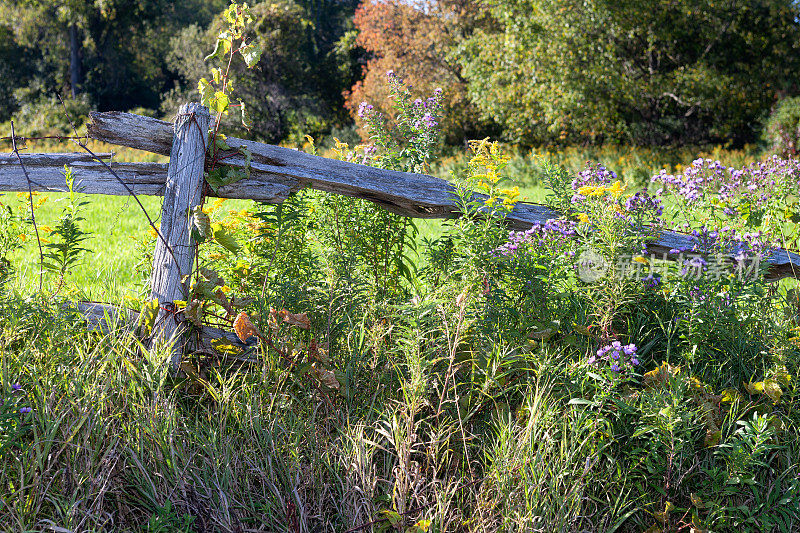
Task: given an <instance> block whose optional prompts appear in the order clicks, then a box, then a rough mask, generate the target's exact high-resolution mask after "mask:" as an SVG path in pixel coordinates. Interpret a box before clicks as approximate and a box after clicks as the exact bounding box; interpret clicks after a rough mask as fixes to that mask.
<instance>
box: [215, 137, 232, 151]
mask: <svg viewBox="0 0 800 533" xmlns="http://www.w3.org/2000/svg"><path fill="white" fill-rule="evenodd" d="M227 139H228V138H227V137H226V136H225V135H223V134H221V133H220V134H217V137H216V138H215V139H214V144H215V145H216V147H217V148H218V149H220V150H230V149H231V147H230V145H229V144H228V142H227Z"/></svg>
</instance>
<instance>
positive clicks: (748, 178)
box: [719, 156, 800, 216]
mask: <svg viewBox="0 0 800 533" xmlns="http://www.w3.org/2000/svg"><path fill="white" fill-rule="evenodd" d="M798 180H800V161H797V160H794V159H781V158H780V157H778V156H772V157H771V158H768V159H766V160H764V161H759V162H756V163H751V164H750V165H748V166H746V167H744V168H742V169H731V173H730V177H729V178H728V179H727V180H726V181H725V183H723V184H722V185H721V186H720V188H719V197H720V200H722V201H724V202H736V201H740V202H747V203H750V204H753V205H755V206H756V207H762V206H763V205H764V204H766V203H767V202H768V201H769V200H770V199H772V197H773V194H774V191H775V190H776V188H779V187H780V186H781V185H782V184H790V185H792V184H794V185H795V186H796V184H797V183H798ZM725 214H727V215H729V216H735V215H736V209H732V208H726V211H725Z"/></svg>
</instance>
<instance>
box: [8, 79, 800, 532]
mask: <svg viewBox="0 0 800 533" xmlns="http://www.w3.org/2000/svg"><path fill="white" fill-rule="evenodd" d="M389 82H390V90H391V91H393V97H394V98H395V101H396V102H399V103H398V109H397V112H398V116H399V120H398V121H397V123H398V124H399V125H400V127H399V131H398V130H393V129H391V127H390V126H389V125H388V124H387V123H386V122H385V121H384V120H383V119H382V117H381V116H380V115H378V114H377V113H373V112H372V110H371V109H370V108H369V107H368V106H364V108H363V109H362V117H361V118H362V119H363V120H364V122H365V124H366V127H367V128H368V130H369V133H370V135H371V140H372V144H371V145H370V146H369V147H360V148H354V147H348V146H345V145H343V144H341V143H333V144H332V146H331V148H329V149H328V151H326V152H324V153H325V155H328V156H330V157H334V158H339V159H343V160H359V161H362V160H366V161H367V162H368V163H369V164H372V165H374V166H378V167H382V168H390V169H395V170H405V171H418V172H419V171H430V172H433V173H436V174H438V175H441V176H443V177H446V178H447V179H449V180H450V181H451V183H453V185H454V190H455V193H454V201H456V203H457V205H458V206H459V211H460V212H461V214H462V216H461V217H460V218H458V219H454V220H450V221H439V222H425V223H421V222H420V223H417V224H416V225H415V224H413V223H412V222H411V221H410V220H409V219H407V218H405V217H402V216H399V215H395V214H392V213H388V212H386V211H384V210H383V209H382V208H380V207H378V206H376V205H374V204H371V203H369V202H367V201H364V200H356V199H352V198H345V197H338V196H335V195H330V194H325V193H321V192H318V191H302V192H300V193H298V194H296V195H294V196H292V197H290V198H289V199H288V200H287V201H286V202H284V203H283V204H281V205H274V206H271V205H262V204H257V203H253V202H233V201H224V202H223V201H218V200H215V199H212V198H209V199H207V201H206V203H205V204H204V208H203V210H202V213H200V214H198V213H195V214H193V215H192V219H191V220H192V224H193V227H194V228H195V229H196V230H197V232H196V237H197V239H198V241H200V244H199V248H198V257H197V265H196V268H195V271H194V272H193V273H192V275H191V276H190V288H189V291H188V293H187V297H186V300H185V301H182V302H175V303H174V305H175V306H176V309H177V314H178V315H180V316H182V317H183V319H184V320H185V323H186V325H187V328H189V331H190V334H191V332H193V331H194V330H195V328H196V327H202V326H215V327H219V328H225V329H228V330H234V331H235V332H236V334H237V335H238V337H239V338H240V340H241V341H242V342H243V343H245V344H246V345H247V348H242V347H241V346H238V345H235V344H232V343H226V342H217V343H214V344H212V348H213V349H198V350H196V351H194V352H192V353H191V354H189V355H187V356H186V357H185V358H184V360H183V362H182V364H181V366H180V372H178V373H177V374H176V373H172V372H171V371H170V368H169V365H168V359H169V356H170V353H171V347H170V345H169V343H159V342H152V343H151V342H149V340H148V338H149V337H150V333H151V331H152V328H153V320H152V319H153V318H154V316H153V314H152V313H150V314H148V309H153V302H150V301H148V298H147V285H146V284H147V280H148V278H149V272H150V268H151V257H150V255H149V254H151V253H152V249H153V246H154V243H155V238H156V236H155V234H154V232H152V231H149V230H148V228H147V225H146V223H145V219H144V217H143V215H142V214H141V213H140V212H139V211H138V207H137V206H136V204H135V203H133V202H132V201H131V200H130V199H128V198H105V197H91V198H87V197H84V196H83V195H81V194H80V182H79V180H80V176H79V175H76V174H71V173H70V172H68V171H67V172H66V173H65V174H66V175H65V182H67V181H68V178H67V176H70V178H71V179H73V181H71V182H70V183H72V184H73V185H72V193H68V194H67V193H65V194H61V195H49V196H48V197H47V199H46V200H44V198H45V196H44V195H36V196H34V198H33V199H32V200H33V202H34V204H36V205H37V206H38V207H37V210H36V215H37V222H38V224H39V227H40V229H41V230H42V236H43V237H44V238H45V239H47V241H48V242H45V243H44V250H45V252H46V265H45V266H46V272H45V274H44V283H43V289H42V291H39V290H38V283H39V278H38V276H39V265H38V247H37V246H35V244H34V241H35V238H34V236H33V228H32V225H31V224H30V223H29V221H28V220H27V212H26V210H25V206H26V205H27V201H28V198H27V197H26V196H25V195H21V197H17V196H14V195H5V196H3V197H2V198H0V201H1V202H3V204H4V206H3V209H2V210H0V214H1V215H0V217H1V218H0V245H1V246H2V248H0V291H1V292H0V400H1V401H2V403H0V483H1V484H2V491H0V529H2V530H5V531H42V530H53V531H70V532H72V531H75V532H78V531H80V532H84V531H86V532H88V531H92V532H94V531H97V532H100V531H131V532H148V533H155V532H174V531H185V532H195V531H224V532H250V531H270V532H271V531H287V532H291V533H299V532H322V531H331V532H333V531H337V532H342V531H345V532H348V533H354V532H356V531H375V532H386V531H402V532H404V533H421V532H445V531H465V532H473V531H474V532H478V531H480V532H487V531H544V532H550V531H569V532H573V531H574V532H582V531H604V532H615V531H616V532H626V533H627V532H637V533H638V532H642V531H645V532H648V533H656V532H663V533H666V532H678V531H695V532H727V531H731V532H733V531H753V532H756V531H758V532H762V531H769V532H773V531H774V532H790V531H796V530H797V529H798V527H800V471H799V470H798V465H800V439H798V429H799V428H800V411H799V410H798V408H800V403H799V401H798V398H800V396H799V395H798V386H797V374H798V370H799V369H800V336H798V333H799V332H800V290H799V286H798V283H797V280H796V279H795V278H787V279H784V280H781V281H779V282H773V281H768V280H767V279H766V274H767V273H768V271H767V270H768V263H767V261H766V259H767V258H768V257H769V256H770V254H771V253H772V250H773V249H774V248H776V247H784V248H791V249H794V250H797V240H798V222H800V209H798V190H797V187H798V176H800V163H798V161H797V160H795V159H782V158H779V157H773V156H772V155H770V154H762V153H758V152H757V151H756V150H755V149H754V148H752V149H747V150H737V151H725V150H722V149H719V148H711V149H709V150H704V149H703V148H700V147H696V148H680V149H674V150H664V151H658V150H652V149H633V148H626V147H620V146H607V147H603V148H591V149H590V148H565V149H563V150H561V151H555V150H553V151H544V150H537V151H534V152H531V153H528V152H520V151H515V150H514V149H513V148H509V147H503V146H501V145H499V144H497V143H491V142H489V141H486V140H484V141H475V142H471V143H470V147H469V151H468V153H466V154H461V155H451V156H449V157H445V158H442V159H436V158H435V152H436V148H437V146H438V136H439V133H440V132H439V130H438V121H437V116H436V113H437V112H438V111H440V109H441V106H440V102H439V100H438V98H439V97H440V94H439V93H434V95H433V96H432V97H431V98H430V99H428V100H426V101H425V102H422V101H421V100H419V101H417V102H419V103H417V102H413V101H412V99H411V98H410V95H409V92H408V90H407V89H406V88H405V87H404V85H403V83H402V82H401V81H400V80H398V79H396V78H393V77H392V76H389ZM98 148H99V147H98ZM303 148H304V149H307V150H314V147H313V146H306V147H303ZM704 153H705V154H708V155H709V156H710V157H698V154H704ZM212 155H213V154H212ZM120 157H121V158H123V159H128V160H133V159H134V158H136V157H139V156H138V155H137V154H134V153H132V152H125V151H123V153H120ZM603 163H605V165H606V166H604V164H603ZM661 169H663V172H661ZM474 191H478V192H481V193H483V194H484V195H485V196H484V197H482V198H481V199H476V198H475V197H473V192H474ZM525 197H528V199H530V200H533V201H540V202H545V203H547V205H549V206H550V207H552V208H553V209H555V210H557V211H558V212H560V213H561V214H562V216H561V217H559V218H557V219H553V220H549V221H547V222H546V223H544V224H537V225H535V226H533V227H532V228H530V229H528V230H525V231H519V232H511V233H509V231H508V230H507V228H506V227H505V226H504V222H503V219H504V218H505V217H506V216H507V215H508V213H509V212H510V211H511V210H512V209H513V208H514V206H515V204H516V203H517V202H519V201H521V200H522V199H523V198H525ZM144 202H145V206H146V208H147V209H148V211H149V213H150V214H151V215H153V216H154V217H157V214H158V210H159V199H158V198H146V199H144ZM664 228H678V229H681V230H683V231H685V232H686V233H687V234H689V235H691V236H692V243H691V246H688V247H687V248H685V249H680V250H679V249H675V250H671V251H670V254H671V255H672V256H673V259H675V260H673V261H666V260H664V259H663V258H662V257H659V256H654V255H651V254H649V253H648V246H649V245H651V244H652V243H653V242H654V240H655V239H657V236H658V233H659V231H660V230H661V229H664ZM79 299H92V300H104V301H109V302H112V303H120V304H122V305H126V306H129V307H132V308H134V309H140V310H141V311H142V313H141V319H140V320H139V321H138V322H137V323H136V324H129V323H125V322H122V321H119V322H117V323H113V324H111V326H110V328H109V330H107V331H105V332H98V331H92V332H90V331H88V330H87V328H86V325H85V322H84V320H83V317H82V316H81V315H80V314H78V313H76V312H74V311H73V310H72V309H73V307H72V306H71V302H74V301H75V300H79ZM148 316H150V317H151V318H148Z"/></svg>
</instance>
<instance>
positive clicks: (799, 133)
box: [764, 96, 800, 157]
mask: <svg viewBox="0 0 800 533" xmlns="http://www.w3.org/2000/svg"><path fill="white" fill-rule="evenodd" d="M764 136H765V137H766V141H767V143H768V144H769V149H770V150H772V152H773V153H775V154H777V155H779V156H781V157H797V155H798V153H800V96H795V97H794V98H784V99H783V100H781V101H780V102H778V105H776V106H775V109H774V110H773V111H772V114H770V116H769V119H767V123H766V127H765V128H764Z"/></svg>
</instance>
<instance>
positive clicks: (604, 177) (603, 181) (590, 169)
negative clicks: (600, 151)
mask: <svg viewBox="0 0 800 533" xmlns="http://www.w3.org/2000/svg"><path fill="white" fill-rule="evenodd" d="M614 181H617V173H616V172H614V171H613V170H608V169H607V168H606V167H604V166H603V165H601V164H599V163H592V162H591V161H587V162H586V168H585V169H584V170H581V171H580V172H578V175H577V177H576V178H575V179H573V180H572V190H573V191H577V190H578V189H580V188H581V187H585V186H597V185H609V184H610V183H612V182H614ZM585 199H586V197H585V196H583V195H581V194H578V193H577V192H576V193H575V194H574V195H573V196H572V203H573V204H577V203H580V202H582V201H584V200H585Z"/></svg>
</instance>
